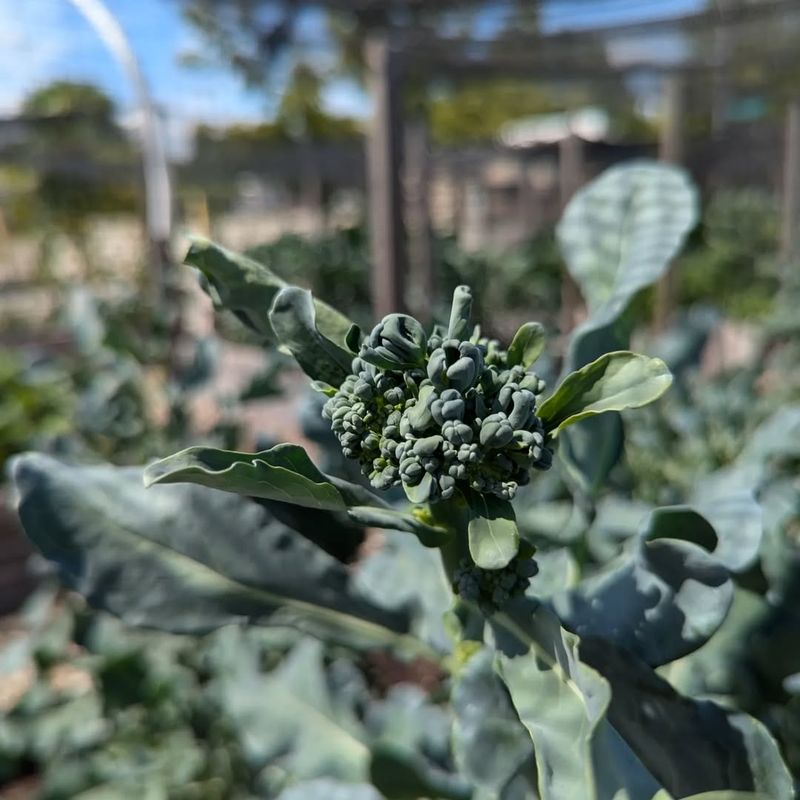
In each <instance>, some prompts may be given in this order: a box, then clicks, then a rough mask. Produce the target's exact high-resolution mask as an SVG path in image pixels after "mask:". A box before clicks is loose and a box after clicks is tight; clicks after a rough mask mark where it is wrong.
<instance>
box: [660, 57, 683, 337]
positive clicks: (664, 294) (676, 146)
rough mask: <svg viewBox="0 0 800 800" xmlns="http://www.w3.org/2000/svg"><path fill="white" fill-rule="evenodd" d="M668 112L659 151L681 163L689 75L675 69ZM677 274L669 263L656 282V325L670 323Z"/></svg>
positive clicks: (667, 84)
mask: <svg viewBox="0 0 800 800" xmlns="http://www.w3.org/2000/svg"><path fill="white" fill-rule="evenodd" d="M663 92H664V99H663V103H664V112H663V118H662V122H661V138H660V140H659V147H658V155H659V158H660V159H661V160H662V161H665V162H666V163H668V164H676V165H680V164H682V163H683V162H684V159H685V158H686V76H685V75H684V74H682V73H680V72H673V73H672V74H670V75H668V76H667V77H666V78H665V80H664V88H663ZM677 280H678V278H677V275H676V274H675V271H674V270H673V269H672V267H668V268H667V271H666V272H665V273H664V276H663V277H662V278H661V280H660V281H659V282H658V283H657V284H656V298H655V311H654V318H653V326H654V328H655V330H656V331H663V330H665V329H666V327H667V325H668V324H669V321H670V318H671V317H672V313H673V311H674V308H675V301H676V297H677V293H678V287H677Z"/></svg>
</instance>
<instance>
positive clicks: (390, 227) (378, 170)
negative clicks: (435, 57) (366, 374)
mask: <svg viewBox="0 0 800 800" xmlns="http://www.w3.org/2000/svg"><path fill="white" fill-rule="evenodd" d="M391 39H392V34H391V31H380V32H378V31H375V32H373V33H371V34H370V35H369V36H368V37H367V39H366V42H365V45H364V55H365V60H366V63H367V68H368V85H369V92H370V97H371V98H372V104H373V111H372V122H371V125H370V129H369V135H368V140H367V204H368V210H369V226H370V227H369V233H370V252H371V288H372V306H373V312H374V315H375V318H376V319H380V318H381V317H383V316H384V315H386V314H389V313H391V312H393V311H401V310H402V309H403V307H404V302H403V300H404V298H403V288H404V279H405V276H406V242H405V234H404V226H403V197H402V186H401V175H402V164H403V152H402V149H403V148H402V130H403V128H402V124H401V116H400V108H399V106H400V74H399V64H398V58H397V53H396V52H395V51H394V50H393V48H392V41H391Z"/></svg>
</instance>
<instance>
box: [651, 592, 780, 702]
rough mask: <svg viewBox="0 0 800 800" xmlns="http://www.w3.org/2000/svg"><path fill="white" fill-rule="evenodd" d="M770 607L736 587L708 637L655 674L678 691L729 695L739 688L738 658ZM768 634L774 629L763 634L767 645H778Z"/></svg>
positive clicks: (741, 657)
mask: <svg viewBox="0 0 800 800" xmlns="http://www.w3.org/2000/svg"><path fill="white" fill-rule="evenodd" d="M770 610H771V609H770V606H769V604H768V603H767V601H766V600H765V599H764V598H763V597H761V596H759V595H757V594H753V593H752V592H748V591H746V590H744V589H740V588H738V587H737V588H736V590H735V592H734V596H733V604H732V605H731V608H730V611H729V612H728V615H727V616H726V617H725V621H724V622H723V623H722V625H721V627H720V628H719V630H718V631H717V632H716V633H715V634H714V636H713V637H712V638H711V640H710V641H708V642H707V643H706V644H705V646H704V647H701V648H700V649H699V650H696V651H695V652H693V653H690V654H689V655H688V656H686V657H685V658H681V659H678V660H677V661H674V662H672V663H671V664H669V665H668V666H666V667H663V668H662V669H660V670H659V674H661V676H662V677H663V678H665V679H666V680H668V681H669V682H670V684H671V685H672V686H673V687H674V688H675V689H676V690H677V691H679V692H681V693H682V694H687V695H690V696H693V697H697V696H701V697H702V696H706V697H708V696H717V697H723V696H726V695H733V694H734V693H735V692H736V691H737V690H741V681H742V679H743V678H742V669H741V667H742V659H746V658H747V651H748V650H750V649H751V648H752V647H753V644H754V640H755V639H757V638H758V637H759V634H758V633H757V631H758V627H759V625H760V624H761V623H763V621H764V620H765V619H767V618H768V617H769V614H770ZM772 634H774V631H770V633H768V634H767V636H765V637H764V639H766V640H767V641H768V642H769V647H773V646H777V647H778V648H781V647H782V645H781V644H779V643H778V642H777V639H779V638H780V637H775V636H773V635H772ZM795 635H796V631H795ZM773 643H774V644H773ZM761 650H762V648H759V651H761Z"/></svg>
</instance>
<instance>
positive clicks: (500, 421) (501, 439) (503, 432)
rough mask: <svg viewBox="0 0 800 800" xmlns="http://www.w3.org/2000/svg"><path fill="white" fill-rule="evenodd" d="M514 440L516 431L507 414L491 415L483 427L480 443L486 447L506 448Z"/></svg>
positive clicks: (484, 421)
mask: <svg viewBox="0 0 800 800" xmlns="http://www.w3.org/2000/svg"><path fill="white" fill-rule="evenodd" d="M513 438H514V429H513V428H512V427H511V424H510V423H509V421H508V418H507V417H506V415H505V414H503V413H499V414H490V415H489V416H488V417H486V419H485V420H483V424H482V425H481V434H480V442H481V444H482V445H484V446H485V447H494V448H499V447H504V446H505V445H507V444H508V443H509V442H511V441H512V440H513Z"/></svg>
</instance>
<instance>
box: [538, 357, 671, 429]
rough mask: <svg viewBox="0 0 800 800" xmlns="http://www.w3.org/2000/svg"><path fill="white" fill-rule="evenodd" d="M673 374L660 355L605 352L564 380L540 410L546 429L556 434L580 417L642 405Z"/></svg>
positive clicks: (657, 394)
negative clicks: (652, 356) (649, 356)
mask: <svg viewBox="0 0 800 800" xmlns="http://www.w3.org/2000/svg"><path fill="white" fill-rule="evenodd" d="M670 383H672V376H671V375H670V373H669V370H668V369H667V366H666V364H664V362H663V361H661V360H660V359H658V358H648V357H647V356H643V355H640V354H638V353H630V352H627V351H624V350H622V351H618V352H615V353H606V354H605V355H603V356H601V357H600V358H598V359H597V360H595V361H593V362H592V363H591V364H587V365H586V366H585V367H581V369H579V370H578V371H577V372H573V373H571V374H570V375H567V377H566V378H565V379H564V380H563V381H562V383H561V385H560V386H559V387H558V388H557V389H556V391H555V393H554V394H552V395H551V396H550V397H548V398H547V400H545V401H544V403H543V404H542V405H541V407H540V409H539V412H538V413H539V416H540V417H541V419H542V421H543V422H544V425H545V428H546V429H547V430H548V431H550V432H551V433H552V434H557V433H558V432H559V431H560V430H563V429H564V428H565V427H566V426H568V425H572V424H573V423H575V422H578V421H579V420H582V419H586V418H587V417H591V416H594V415H596V414H603V413H605V412H607V411H622V410H623V409H626V408H639V407H640V406H643V405H647V404H648V403H652V402H653V400H656V399H658V398H659V397H660V396H661V395H662V394H664V392H665V391H666V390H667V389H668V388H669V385H670Z"/></svg>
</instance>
